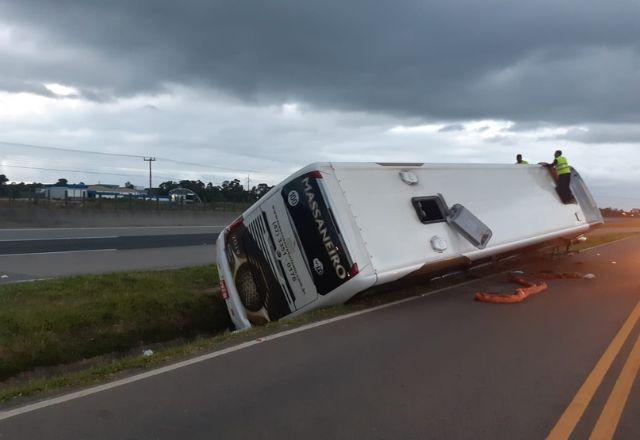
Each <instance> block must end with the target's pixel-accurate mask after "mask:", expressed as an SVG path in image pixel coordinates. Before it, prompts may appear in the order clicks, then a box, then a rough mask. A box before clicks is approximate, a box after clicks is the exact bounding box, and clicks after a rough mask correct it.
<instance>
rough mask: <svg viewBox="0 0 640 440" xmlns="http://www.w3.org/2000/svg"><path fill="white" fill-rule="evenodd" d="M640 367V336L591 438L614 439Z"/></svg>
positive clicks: (593, 439)
mask: <svg viewBox="0 0 640 440" xmlns="http://www.w3.org/2000/svg"><path fill="white" fill-rule="evenodd" d="M639 369H640V336H638V339H637V340H636V343H635V345H634V346H633V349H632V350H631V353H630V354H629V357H628V358H627V362H625V364H624V367H622V372H621V373H620V376H619V377H618V380H617V381H616V384H615V385H614V386H613V390H612V391H611V394H610V395H609V399H607V403H606V404H605V405H604V409H603V410H602V414H600V418H598V422H597V423H596V426H595V428H593V432H592V433H591V437H589V439H590V440H600V439H603V440H604V439H612V438H613V435H614V434H615V432H616V428H617V427H618V422H620V417H621V416H622V411H623V410H624V406H625V405H626V403H627V399H628V397H629V393H630V392H631V387H632V386H633V382H634V380H635V378H636V375H637V374H638V370H639Z"/></svg>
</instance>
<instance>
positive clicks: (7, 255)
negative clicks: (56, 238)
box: [0, 249, 118, 257]
mask: <svg viewBox="0 0 640 440" xmlns="http://www.w3.org/2000/svg"><path fill="white" fill-rule="evenodd" d="M117 250H118V249H85V250H77V251H54V252H25V253H22V254H0V257H19V256H20V255H53V254H73V253H76V252H114V251H117Z"/></svg>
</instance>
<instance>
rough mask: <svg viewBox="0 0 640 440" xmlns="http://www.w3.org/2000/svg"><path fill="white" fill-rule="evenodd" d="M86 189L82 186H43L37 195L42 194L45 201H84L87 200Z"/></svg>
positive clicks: (85, 186)
mask: <svg viewBox="0 0 640 440" xmlns="http://www.w3.org/2000/svg"><path fill="white" fill-rule="evenodd" d="M87 193H88V187H87V185H84V184H78V185H75V184H67V185H58V184H54V185H45V186H44V187H43V188H39V189H38V192H37V194H42V196H43V197H44V198H46V199H58V200H66V199H85V198H87Z"/></svg>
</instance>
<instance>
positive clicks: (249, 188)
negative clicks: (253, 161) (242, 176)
mask: <svg viewBox="0 0 640 440" xmlns="http://www.w3.org/2000/svg"><path fill="white" fill-rule="evenodd" d="M250 181H251V178H249V175H248V174H247V192H249V191H250V190H251V187H250V186H249V182H250Z"/></svg>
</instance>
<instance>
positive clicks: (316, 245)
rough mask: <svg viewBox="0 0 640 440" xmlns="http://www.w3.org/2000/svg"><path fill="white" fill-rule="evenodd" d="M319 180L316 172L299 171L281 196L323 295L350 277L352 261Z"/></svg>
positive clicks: (306, 261)
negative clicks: (301, 172) (304, 172)
mask: <svg viewBox="0 0 640 440" xmlns="http://www.w3.org/2000/svg"><path fill="white" fill-rule="evenodd" d="M321 180H322V179H319V178H317V174H316V173H308V174H305V175H302V176H300V177H298V178H297V179H294V180H292V181H291V182H289V183H287V184H286V185H285V186H284V187H283V188H282V191H281V196H282V199H283V201H284V205H285V207H286V208H287V212H288V213H289V217H290V219H291V223H292V224H293V227H294V232H295V233H296V235H297V239H298V242H299V243H300V248H301V250H302V252H303V254H304V256H305V257H306V258H305V264H306V266H307V269H308V271H309V274H310V275H311V277H312V279H313V283H314V284H315V286H316V290H317V291H318V293H319V294H320V295H325V294H327V293H329V292H331V291H332V290H334V289H336V288H337V287H338V286H340V285H341V284H342V283H344V282H346V281H347V280H349V279H350V278H351V275H350V273H349V269H350V268H351V266H352V262H351V258H350V256H349V253H348V250H347V249H346V246H345V245H344V241H343V238H342V236H341V235H340V230H339V229H338V226H337V225H336V223H335V219H334V218H333V214H332V212H331V209H330V208H329V206H328V205H327V201H326V200H325V194H324V193H323V191H322V187H321V186H320V185H321Z"/></svg>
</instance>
